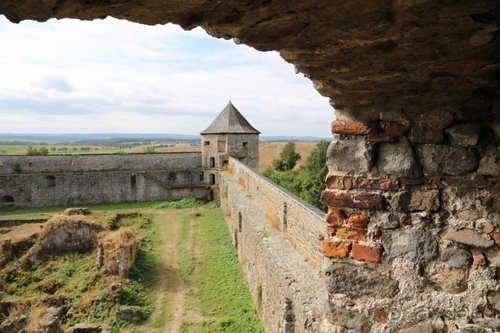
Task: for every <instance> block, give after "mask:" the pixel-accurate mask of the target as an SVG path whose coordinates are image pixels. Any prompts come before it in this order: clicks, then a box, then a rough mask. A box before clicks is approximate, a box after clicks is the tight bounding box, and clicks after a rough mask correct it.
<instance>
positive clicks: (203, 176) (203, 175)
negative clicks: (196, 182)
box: [200, 171, 205, 182]
mask: <svg viewBox="0 0 500 333" xmlns="http://www.w3.org/2000/svg"><path fill="white" fill-rule="evenodd" d="M204 180H205V173H204V172H203V171H200V181H201V182H202V181H204Z"/></svg>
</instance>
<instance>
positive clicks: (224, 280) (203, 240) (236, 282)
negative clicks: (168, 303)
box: [180, 209, 263, 333]
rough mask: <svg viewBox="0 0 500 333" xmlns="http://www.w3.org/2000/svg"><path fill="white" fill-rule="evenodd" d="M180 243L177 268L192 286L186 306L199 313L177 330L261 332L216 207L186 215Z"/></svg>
mask: <svg viewBox="0 0 500 333" xmlns="http://www.w3.org/2000/svg"><path fill="white" fill-rule="evenodd" d="M190 229H191V232H190ZM187 244H192V247H191V248H189V247H188V246H187ZM180 246H181V249H182V255H181V271H182V273H183V275H184V278H185V280H186V282H187V283H188V285H190V286H192V287H193V288H192V291H191V292H190V293H188V295H187V306H188V307H192V308H195V309H198V310H199V311H200V314H201V316H202V317H203V319H202V320H201V321H198V320H197V321H186V322H184V323H183V326H182V329H181V332H207V333H208V332H238V333H244V332H263V328H262V325H261V323H260V321H259V319H258V317H257V315H256V310H255V307H254V305H253V303H252V299H251V298H250V295H249V293H248V285H247V283H246V281H245V279H244V276H243V272H242V270H241V267H240V265H239V263H238V257H237V254H236V252H235V250H234V248H233V247H232V245H231V239H230V236H229V233H228V231H227V228H226V225H225V222H224V218H223V215H222V212H221V211H220V209H200V210H198V211H197V212H196V213H195V214H193V215H192V216H189V217H186V218H185V219H184V221H183V233H182V239H181V244H180Z"/></svg>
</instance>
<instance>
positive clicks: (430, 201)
mask: <svg viewBox="0 0 500 333" xmlns="http://www.w3.org/2000/svg"><path fill="white" fill-rule="evenodd" d="M439 206H440V205H439V190H430V191H415V192H413V193H412V194H411V199H410V204H409V206H408V208H409V210H411V211H437V210H439Z"/></svg>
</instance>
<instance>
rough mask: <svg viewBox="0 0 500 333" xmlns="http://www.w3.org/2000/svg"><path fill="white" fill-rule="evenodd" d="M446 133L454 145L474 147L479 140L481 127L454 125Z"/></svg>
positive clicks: (476, 124) (477, 125) (470, 124)
mask: <svg viewBox="0 0 500 333" xmlns="http://www.w3.org/2000/svg"><path fill="white" fill-rule="evenodd" d="M445 133H446V136H447V138H448V140H449V142H450V144H452V145H459V146H474V145H476V144H477V141H478V140H479V136H480V134H481V126H480V125H479V124H478V123H467V124H459V125H453V126H450V127H448V128H447V129H445Z"/></svg>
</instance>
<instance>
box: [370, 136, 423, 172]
mask: <svg viewBox="0 0 500 333" xmlns="http://www.w3.org/2000/svg"><path fill="white" fill-rule="evenodd" d="M377 168H378V170H379V172H380V173H382V174H387V175H393V176H397V177H408V178H417V177H420V176H421V175H422V171H421V170H420V165H419V164H418V161H417V159H416V157H415V154H414V152H413V147H412V146H411V144H410V142H409V141H408V139H407V138H402V139H400V140H399V141H398V142H394V143H389V142H387V143H381V144H380V146H379V151H378V158H377Z"/></svg>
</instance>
